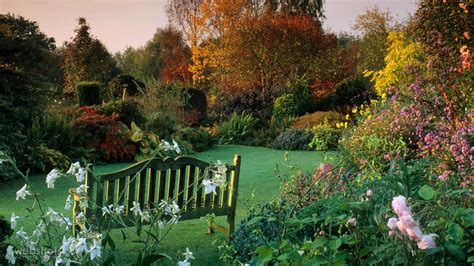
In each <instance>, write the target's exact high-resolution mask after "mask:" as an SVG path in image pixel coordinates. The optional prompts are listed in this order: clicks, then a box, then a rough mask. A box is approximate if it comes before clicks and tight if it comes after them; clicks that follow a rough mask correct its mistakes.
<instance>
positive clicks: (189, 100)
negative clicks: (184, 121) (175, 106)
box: [184, 88, 207, 116]
mask: <svg viewBox="0 0 474 266" xmlns="http://www.w3.org/2000/svg"><path fill="white" fill-rule="evenodd" d="M184 92H185V95H186V96H185V97H186V99H185V103H186V105H185V109H186V110H189V109H191V110H197V111H199V113H201V115H202V116H205V115H206V112H207V98H206V94H205V93H204V92H203V91H201V90H198V89H195V88H185V89H184Z"/></svg>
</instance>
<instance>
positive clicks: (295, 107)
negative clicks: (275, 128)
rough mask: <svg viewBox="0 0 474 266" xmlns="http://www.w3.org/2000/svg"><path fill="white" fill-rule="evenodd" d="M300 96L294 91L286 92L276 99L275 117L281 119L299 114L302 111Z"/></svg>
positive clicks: (274, 105) (274, 106)
mask: <svg viewBox="0 0 474 266" xmlns="http://www.w3.org/2000/svg"><path fill="white" fill-rule="evenodd" d="M299 109H300V105H299V102H298V97H297V96H296V95H295V94H293V93H287V94H284V95H282V96H280V97H278V98H276V99H275V103H274V104H273V117H274V118H275V119H280V118H283V117H291V116H298V115H299V113H300V111H299Z"/></svg>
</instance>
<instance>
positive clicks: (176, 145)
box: [173, 140, 181, 154]
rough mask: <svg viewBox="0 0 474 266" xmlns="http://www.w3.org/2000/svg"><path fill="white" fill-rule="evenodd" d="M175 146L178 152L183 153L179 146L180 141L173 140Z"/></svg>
mask: <svg viewBox="0 0 474 266" xmlns="http://www.w3.org/2000/svg"><path fill="white" fill-rule="evenodd" d="M173 148H174V151H175V152H176V153H177V154H180V153H181V149H180V148H179V145H178V143H177V142H176V141H175V140H173Z"/></svg>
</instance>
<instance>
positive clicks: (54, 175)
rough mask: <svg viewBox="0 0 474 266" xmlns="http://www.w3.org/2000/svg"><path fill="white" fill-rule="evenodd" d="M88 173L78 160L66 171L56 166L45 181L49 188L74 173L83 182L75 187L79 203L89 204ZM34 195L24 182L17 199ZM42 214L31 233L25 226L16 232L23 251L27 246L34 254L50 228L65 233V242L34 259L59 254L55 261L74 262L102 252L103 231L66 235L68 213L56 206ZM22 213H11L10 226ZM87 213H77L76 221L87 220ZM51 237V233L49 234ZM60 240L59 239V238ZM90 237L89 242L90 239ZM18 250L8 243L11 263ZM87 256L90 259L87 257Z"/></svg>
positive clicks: (48, 258) (43, 260) (69, 203)
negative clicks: (100, 232) (59, 210)
mask: <svg viewBox="0 0 474 266" xmlns="http://www.w3.org/2000/svg"><path fill="white" fill-rule="evenodd" d="M86 174H87V169H85V168H83V167H81V165H80V163H79V162H76V163H73V164H71V167H70V168H69V170H68V171H67V172H66V173H65V174H64V173H61V172H60V171H59V170H58V169H53V170H52V171H51V172H50V173H49V174H48V175H47V176H46V185H47V187H48V188H53V189H54V183H55V181H56V180H57V179H58V178H60V177H62V176H66V175H72V176H74V177H75V179H76V181H77V182H78V183H79V184H80V185H79V186H78V187H77V188H76V194H78V195H79V196H80V200H79V207H80V208H87V207H88V206H89V204H88V199H87V189H88V187H87V186H86V185H85V184H83V182H84V181H85V178H86ZM29 195H32V194H31V192H30V191H29V190H28V185H27V184H25V185H24V186H23V187H22V188H21V189H20V190H18V191H17V192H16V200H20V199H23V200H25V199H26V196H29ZM73 203H74V202H73V200H72V197H71V195H69V196H68V197H67V199H66V204H65V206H64V209H65V210H70V209H71V208H72V205H73ZM42 214H43V215H42V216H41V217H40V219H39V223H38V224H37V225H36V227H35V229H34V230H33V232H32V234H31V236H29V235H28V234H27V233H26V232H25V231H23V228H21V229H20V230H19V231H17V232H16V237H17V238H18V239H19V240H20V243H21V247H22V252H23V251H25V250H27V251H29V252H30V254H34V251H35V250H37V249H39V248H41V241H42V240H45V239H47V238H48V237H47V236H46V235H49V234H50V233H51V231H54V234H55V235H57V234H59V235H62V236H63V239H62V245H61V248H60V249H59V250H58V251H57V252H54V251H48V252H46V253H44V254H43V255H42V258H41V260H37V258H36V260H35V262H39V261H41V263H42V264H48V262H49V263H52V261H51V258H53V257H56V258H55V260H54V263H55V265H59V264H65V265H70V264H71V263H76V264H77V263H83V262H84V261H87V260H88V259H89V258H90V261H94V260H95V259H96V258H98V257H100V256H101V250H102V248H101V245H100V243H101V241H100V240H101V237H102V236H101V235H100V234H95V233H91V232H87V231H84V232H80V234H79V235H78V236H77V237H73V236H71V237H69V238H66V234H67V233H68V232H69V231H70V229H71V228H72V226H73V223H72V221H71V219H70V218H68V217H66V216H65V215H64V214H63V213H58V212H57V211H55V210H54V209H53V208H51V207H48V209H47V211H46V210H45V212H42ZM20 218H22V217H20V216H17V215H16V214H15V213H14V212H13V213H12V215H11V218H10V223H11V228H12V229H15V228H16V227H17V219H20ZM84 219H85V217H84V214H83V213H82V212H81V213H79V214H78V215H77V217H76V222H84ZM49 237H51V235H49ZM58 240H59V239H58ZM88 241H89V243H88ZM16 252H19V251H15V250H14V247H13V246H8V248H7V254H6V256H5V258H6V259H7V260H8V262H9V263H10V264H15V263H16V260H17V259H16V257H15V253H16ZM86 259H87V260H86Z"/></svg>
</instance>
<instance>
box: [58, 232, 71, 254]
mask: <svg viewBox="0 0 474 266" xmlns="http://www.w3.org/2000/svg"><path fill="white" fill-rule="evenodd" d="M73 240H74V237H69V238H68V239H66V236H63V242H62V244H61V254H66V253H67V252H69V249H70V247H71V243H72V241H73Z"/></svg>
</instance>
